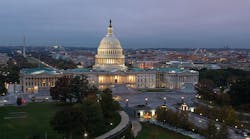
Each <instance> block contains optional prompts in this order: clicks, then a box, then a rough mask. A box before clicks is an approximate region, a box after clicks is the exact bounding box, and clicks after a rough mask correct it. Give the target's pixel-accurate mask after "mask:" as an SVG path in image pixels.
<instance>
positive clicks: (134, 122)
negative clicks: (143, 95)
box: [131, 120, 142, 137]
mask: <svg viewBox="0 0 250 139" xmlns="http://www.w3.org/2000/svg"><path fill="white" fill-rule="evenodd" d="M131 123H132V132H133V135H134V137H136V136H137V135H138V133H139V132H140V131H141V130H142V126H141V123H140V122H139V121H138V120H132V122H131Z"/></svg>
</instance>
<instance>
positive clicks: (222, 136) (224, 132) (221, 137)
mask: <svg viewBox="0 0 250 139" xmlns="http://www.w3.org/2000/svg"><path fill="white" fill-rule="evenodd" d="M227 138H228V129H227V125H226V124H221V125H220V129H219V132H218V134H217V139H227Z"/></svg>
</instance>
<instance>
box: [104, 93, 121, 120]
mask: <svg viewBox="0 0 250 139" xmlns="http://www.w3.org/2000/svg"><path fill="white" fill-rule="evenodd" d="M100 102H101V107H102V110H103V115H104V118H106V119H108V120H110V119H112V118H113V117H114V114H115V111H117V110H119V108H120V105H119V103H118V102H117V101H115V100H114V99H113V97H112V91H111V90H110V89H109V88H107V89H105V90H103V93H102V94H101V101H100Z"/></svg>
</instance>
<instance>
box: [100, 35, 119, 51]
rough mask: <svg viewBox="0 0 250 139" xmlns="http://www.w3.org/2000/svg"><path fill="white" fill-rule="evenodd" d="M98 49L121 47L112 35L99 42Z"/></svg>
mask: <svg viewBox="0 0 250 139" xmlns="http://www.w3.org/2000/svg"><path fill="white" fill-rule="evenodd" d="M98 49H122V47H121V44H120V41H119V40H118V39H117V38H116V37H115V36H114V35H107V36H105V37H104V38H103V39H102V40H101V42H100V45H99V47H98Z"/></svg>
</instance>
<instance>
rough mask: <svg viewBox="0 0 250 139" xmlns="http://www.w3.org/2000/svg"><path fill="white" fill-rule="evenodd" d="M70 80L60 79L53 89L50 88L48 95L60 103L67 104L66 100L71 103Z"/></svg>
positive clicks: (67, 78)
mask: <svg viewBox="0 0 250 139" xmlns="http://www.w3.org/2000/svg"><path fill="white" fill-rule="evenodd" d="M70 81H71V78H69V77H66V76H64V77H61V78H59V79H58V80H57V81H56V83H55V87H51V88H50V95H51V97H52V99H55V100H60V101H62V102H67V99H69V100H70V102H72V92H71V84H70Z"/></svg>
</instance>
